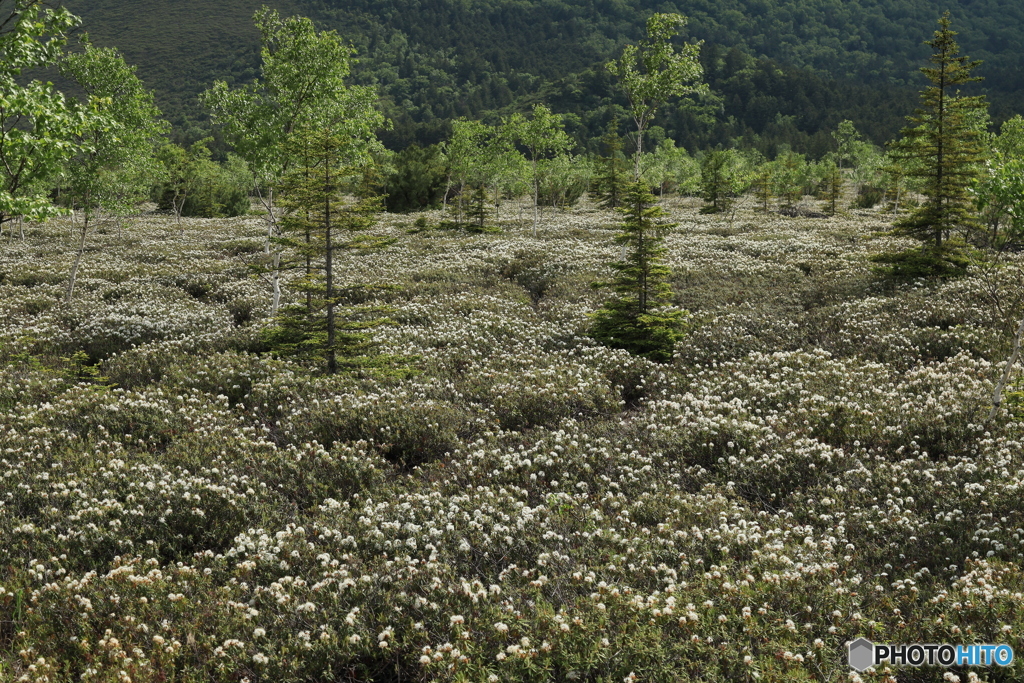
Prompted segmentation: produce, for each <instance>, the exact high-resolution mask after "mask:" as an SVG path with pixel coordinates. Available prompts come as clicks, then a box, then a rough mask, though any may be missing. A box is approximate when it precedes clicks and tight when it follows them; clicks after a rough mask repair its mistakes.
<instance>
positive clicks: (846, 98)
mask: <svg viewBox="0 0 1024 683" xmlns="http://www.w3.org/2000/svg"><path fill="white" fill-rule="evenodd" d="M65 4H66V5H67V7H68V8H69V9H71V10H72V11H73V12H76V13H78V14H79V15H80V16H82V17H83V19H84V21H85V23H84V26H83V29H84V30H86V31H88V32H89V33H90V34H91V36H92V37H93V40H94V42H96V43H97V44H99V45H115V46H117V47H119V48H120V49H121V50H122V52H123V53H124V54H125V56H126V59H127V60H128V61H129V62H130V63H134V64H137V65H138V66H139V73H140V75H141V76H142V77H143V79H144V80H146V82H147V83H148V84H149V85H150V87H152V88H154V89H155V90H156V91H157V97H158V101H159V103H160V104H161V106H162V108H163V109H164V111H165V113H166V114H167V115H168V117H169V118H170V119H171V120H172V122H173V123H175V125H176V126H177V127H178V129H179V130H181V131H186V130H187V129H188V128H189V127H190V126H195V125H196V123H197V122H201V120H202V118H203V113H202V111H201V110H200V108H199V106H198V103H197V102H196V100H195V95H196V94H197V93H198V92H201V91H202V90H203V89H204V88H206V87H208V85H209V84H210V83H211V82H212V81H213V80H214V79H217V78H220V79H225V80H228V81H229V82H244V81H247V80H250V79H252V78H253V77H254V76H255V75H256V74H257V73H258V69H259V55H258V36H257V33H256V31H255V29H254V28H253V26H252V21H251V16H252V13H253V12H254V11H255V9H257V7H258V6H259V5H261V4H269V5H270V6H272V7H276V8H278V9H279V10H281V11H282V13H286V14H289V13H298V14H305V15H307V16H310V17H311V18H313V19H314V21H316V22H317V24H318V25H319V26H321V27H324V28H334V29H337V30H338V31H339V33H341V35H342V36H344V37H345V38H346V39H348V40H350V41H351V42H352V43H353V44H354V45H355V46H356V47H357V49H358V50H359V54H360V57H361V63H360V64H359V66H358V68H357V76H356V77H357V79H358V80H360V81H362V82H367V83H375V84H377V86H378V88H379V91H380V92H381V95H382V100H383V102H384V106H385V108H386V110H387V111H388V114H389V115H390V116H391V118H393V119H394V120H395V122H396V127H395V130H394V131H393V132H392V133H390V134H389V136H388V143H389V144H390V145H391V146H393V147H401V146H404V145H406V144H408V143H409V142H412V141H419V142H432V141H436V140H438V139H440V138H441V137H443V135H444V134H445V131H446V130H447V121H448V120H449V119H450V118H452V117H454V116H473V117H475V116H480V115H483V114H485V113H486V112H502V111H509V110H512V109H521V108H523V107H524V106H526V105H528V104H529V103H530V102H532V101H537V100H538V99H542V98H549V99H553V100H557V101H560V102H562V105H561V110H562V111H565V112H571V113H574V114H576V115H577V116H578V118H579V122H578V130H577V131H576V132H577V133H578V136H579V137H580V138H581V139H585V138H586V137H589V136H591V135H593V134H595V133H596V132H597V129H595V126H597V127H598V129H600V128H601V127H603V125H604V124H605V123H606V122H607V120H608V119H609V118H611V117H612V116H614V115H615V114H616V112H617V111H620V108H621V105H622V101H621V98H619V97H618V96H617V95H616V94H615V88H614V83H612V82H610V81H609V80H608V79H607V78H604V77H603V76H602V75H600V74H599V71H600V64H601V63H602V62H604V61H606V60H607V59H610V58H612V57H614V56H615V55H617V54H618V52H619V51H620V50H621V48H622V46H623V45H624V44H626V43H627V42H631V41H635V40H636V39H637V38H639V37H640V35H641V34H642V27H643V21H644V19H645V17H646V16H647V15H648V14H649V13H650V12H651V11H654V10H655V9H657V10H658V11H679V12H681V13H683V14H685V15H688V16H689V17H690V24H689V26H688V28H687V36H688V39H690V40H694V39H702V40H705V41H707V44H708V49H706V50H705V58H706V62H707V64H706V66H707V67H708V69H709V73H711V75H709V80H710V79H713V78H714V75H713V72H715V70H716V69H718V65H717V64H716V63H715V60H718V59H721V57H720V56H721V55H722V54H725V53H727V52H728V51H729V48H734V47H735V48H738V49H739V51H738V52H736V53H735V55H740V56H735V55H734V57H733V58H732V59H733V64H732V66H730V67H728V68H726V71H728V70H729V69H730V68H731V69H732V71H734V72H740V71H744V70H746V71H751V70H753V71H760V72H763V73H764V74H768V73H770V72H772V71H773V70H774V71H776V72H781V73H783V74H784V75H785V78H783V79H782V81H781V82H780V80H779V78H776V77H772V78H760V79H758V78H751V79H747V80H748V81H749V85H750V86H751V87H755V88H757V87H763V88H772V87H775V88H779V87H782V88H785V89H788V90H794V89H796V90H804V91H807V90H808V88H810V89H811V92H805V93H804V95H805V97H803V99H802V100H800V101H801V102H804V104H805V105H806V106H810V107H817V108H818V109H817V110H816V111H796V112H794V111H793V108H794V105H793V102H792V101H791V98H790V99H787V98H785V97H780V96H779V93H778V92H772V91H771V90H763V91H756V92H753V93H750V96H749V97H746V98H745V99H747V100H750V101H756V102H757V103H759V104H758V105H757V106H755V107H753V108H754V109H756V110H757V111H755V112H751V111H750V110H751V106H750V102H747V103H746V104H743V106H738V105H737V104H736V100H737V98H739V99H741V100H742V99H744V97H742V96H740V95H738V94H737V95H736V96H735V97H731V98H730V99H727V100H726V101H724V102H723V107H722V108H721V110H720V111H719V112H718V113H717V114H716V115H717V117H718V118H717V121H718V123H717V129H718V130H719V133H713V132H709V130H710V129H706V130H705V131H704V133H702V135H703V137H704V138H705V139H706V140H705V141H708V140H710V141H712V142H713V141H714V140H713V138H715V137H716V136H717V137H719V138H721V137H722V136H727V135H731V136H733V137H735V136H736V135H738V134H743V132H744V131H746V132H752V133H756V134H761V135H763V134H766V133H767V132H769V129H770V128H772V126H775V127H776V128H777V127H778V126H780V125H781V126H783V127H785V125H791V126H796V127H797V128H798V129H799V131H800V132H801V134H802V135H804V136H805V137H808V136H810V137H813V136H814V135H816V134H819V133H821V132H822V131H823V130H824V128H825V127H828V126H832V125H834V124H835V122H836V121H838V120H839V119H840V118H853V119H854V120H855V121H857V122H858V125H859V126H860V127H861V128H863V129H870V130H871V131H872V132H871V136H872V137H873V138H875V139H876V140H877V141H882V139H885V138H886V137H889V136H891V135H893V134H895V132H896V130H898V128H899V125H900V124H901V122H902V116H903V115H904V114H906V113H909V110H910V108H911V107H912V106H913V93H915V92H916V91H917V90H918V89H919V88H920V87H921V86H922V85H923V82H922V80H921V78H920V76H919V74H917V69H918V67H919V66H921V65H923V64H924V63H925V60H926V59H927V56H928V54H929V52H928V48H927V47H926V46H924V45H923V44H922V42H923V41H924V40H926V39H928V38H930V36H931V34H932V32H933V31H934V29H935V27H936V22H937V19H938V17H939V15H940V14H941V12H942V10H943V9H944V8H945V5H946V3H945V2H938V0H885V1H882V0H855V1H852V2H851V1H850V0H683V1H677V2H660V1H658V2H656V1H652V0H540V1H527V0H269V1H267V2H266V3H264V2H261V1H260V0H220V2H217V3H207V2H201V1H200V0H169V1H167V2H155V1H154V0H135V1H133V2H128V0H68V1H67V2H66V3H65ZM953 26H954V28H955V29H957V30H959V31H960V32H961V36H960V44H961V46H962V48H963V50H964V52H965V53H966V54H968V55H970V56H971V57H972V58H981V59H984V60H985V62H986V63H985V64H984V65H983V66H982V67H981V68H980V69H979V75H982V76H986V77H987V81H986V83H985V86H984V87H985V89H986V90H987V91H988V92H989V95H990V98H991V99H992V100H993V101H994V103H995V104H996V107H997V115H1000V116H1005V115H1006V113H1007V112H1008V110H1010V109H1014V108H1016V104H1017V103H1018V102H1019V101H1020V92H1021V91H1022V90H1024V55H1022V54H1021V53H1020V52H1019V51H1018V50H1017V49H1016V46H1017V45H1019V44H1020V43H1021V42H1022V39H1024V5H1021V4H1020V3H1019V2H1018V1H1017V0H972V1H971V2H969V3H962V6H958V7H956V8H955V11H954V13H953ZM714 46H718V47H714ZM723 49H724V51H723ZM742 55H746V56H742ZM751 58H753V59H751ZM758 58H760V59H761V61H755V60H756V59H758ZM765 59H770V60H774V62H775V63H773V64H770V65H769V62H767V61H764V60H765ZM737 60H739V62H742V64H740V63H739V62H737ZM773 81H774V82H773ZM581 83H585V84H587V86H586V87H590V88H600V89H601V91H594V92H586V93H579V92H577V91H575V90H572V89H571V88H578V87H580V84H581ZM560 84H561V86H560ZM560 87H569V88H570V90H569V91H562V90H560V89H559V88H560ZM880 97H881V98H882V99H880ZM771 100H775V101H776V103H775V105H771V106H768V105H769V104H770V101H771ZM573 102H575V104H573ZM584 102H588V103H589V104H587V105H585V104H584ZM887 102H890V103H899V104H900V105H901V106H900V108H899V111H898V112H892V111H889V110H890V109H891V108H890V107H887V106H885V105H886V103H887ZM867 103H875V104H876V105H877V106H873V107H867V106H865V105H866V104H867ZM766 106H767V108H766ZM572 107H575V108H572ZM587 107H589V108H587ZM595 107H596V108H597V109H595ZM773 107H774V108H773ZM822 108H824V109H822ZM598 110H599V111H598ZM706 113H707V112H706ZM729 116H732V117H733V119H734V120H733V121H732V122H729ZM751 116H752V117H753V118H751V119H749V120H748V117H751ZM780 117H781V118H780ZM786 117H795V120H793V121H790V123H789V124H787V123H786V121H787V119H786ZM684 119H686V116H681V115H680V114H679V113H678V112H674V111H672V110H667V111H666V112H665V114H664V116H663V117H662V120H661V121H659V123H660V124H661V125H663V126H664V127H665V128H666V129H667V130H669V131H670V132H672V131H674V132H675V133H676V135H677V136H678V137H680V138H683V137H687V136H689V139H688V141H689V143H690V144H697V143H698V142H699V140H698V137H700V136H698V135H697V134H696V132H693V131H695V130H696V129H695V128H694V126H695V125H696V124H695V123H694V120H695V119H693V117H692V116H691V117H690V119H688V120H689V123H687V122H686V121H684ZM801 122H802V123H801ZM200 125H201V124H200ZM801 126H802V128H801ZM683 129H686V130H691V129H693V130H692V131H691V132H690V133H684V132H683ZM725 130H728V131H729V132H728V133H726V132H722V131H725ZM196 134H198V133H196ZM798 137H799V136H798ZM808 139H809V137H808ZM681 141H683V140H681ZM718 141H722V140H718ZM683 142H686V141H683Z"/></svg>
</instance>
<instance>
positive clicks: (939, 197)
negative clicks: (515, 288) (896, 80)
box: [894, 12, 988, 259]
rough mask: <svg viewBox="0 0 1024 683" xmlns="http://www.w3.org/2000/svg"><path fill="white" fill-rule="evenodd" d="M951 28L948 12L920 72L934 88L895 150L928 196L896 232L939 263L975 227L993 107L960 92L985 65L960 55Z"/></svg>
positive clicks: (925, 92)
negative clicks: (976, 192) (950, 241)
mask: <svg viewBox="0 0 1024 683" xmlns="http://www.w3.org/2000/svg"><path fill="white" fill-rule="evenodd" d="M949 25H950V20H949V12H946V13H945V14H944V15H943V16H942V18H941V19H939V30H938V31H936V32H935V35H934V38H933V39H932V40H929V41H926V44H927V45H929V46H930V47H931V48H932V50H933V53H932V56H931V57H930V58H929V61H930V62H931V66H926V67H922V69H921V72H922V73H924V75H925V76H926V77H927V78H928V80H929V81H930V82H931V85H929V86H927V87H926V88H925V89H924V90H923V91H922V92H921V108H920V109H918V110H917V111H915V112H914V114H913V115H911V116H909V117H908V121H909V123H910V124H911V125H910V126H908V127H907V128H905V129H904V130H903V140H904V144H902V145H899V146H896V147H895V148H894V151H895V152H896V154H898V155H899V156H900V157H902V158H903V159H904V160H906V161H907V162H908V169H909V172H910V173H911V174H913V176H914V177H916V178H918V179H919V180H920V181H921V184H922V193H923V194H924V196H925V202H924V203H923V204H922V205H921V207H920V208H919V209H917V210H916V211H914V212H913V213H912V214H911V215H910V216H909V217H907V218H906V219H904V220H901V221H899V222H898V223H897V224H896V232H897V233H899V234H903V235H908V236H911V237H915V238H917V239H919V240H921V241H922V242H923V243H924V244H925V245H926V247H927V248H928V249H929V250H930V251H931V256H932V257H933V258H935V259H942V258H943V252H944V251H955V250H950V249H949V247H948V245H946V244H945V240H946V239H947V238H948V237H949V236H950V235H951V234H953V233H955V232H957V231H962V230H970V229H973V228H974V227H975V224H976V221H975V219H974V216H973V215H972V203H973V197H972V195H971V186H972V185H973V184H974V182H975V180H976V179H977V178H978V175H979V172H980V165H981V162H982V161H983V152H984V146H983V140H982V136H983V133H984V130H983V122H984V120H985V119H986V118H987V114H986V112H987V106H988V105H987V104H986V102H985V99H984V97H983V96H974V97H968V96H964V95H961V94H960V91H959V87H960V86H963V85H966V84H968V83H972V82H975V81H978V80H981V79H979V78H977V77H974V76H971V71H972V70H973V69H974V68H975V67H977V66H978V65H979V64H980V63H981V62H977V61H975V62H971V61H968V60H967V57H964V56H961V55H960V47H959V45H957V42H956V39H955V36H956V35H957V33H956V32H955V31H951V30H950V28H949Z"/></svg>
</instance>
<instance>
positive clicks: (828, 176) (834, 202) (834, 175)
mask: <svg viewBox="0 0 1024 683" xmlns="http://www.w3.org/2000/svg"><path fill="white" fill-rule="evenodd" d="M839 163H840V162H839V160H838V155H837V154H835V153H832V152H830V153H829V154H827V155H826V156H825V158H824V159H822V160H821V165H822V167H823V169H824V171H825V173H824V176H825V178H824V186H825V187H824V190H825V191H824V199H825V203H826V204H827V205H828V215H829V216H835V215H836V214H837V213H839V207H840V205H841V204H842V200H843V170H842V167H841V166H840V165H839Z"/></svg>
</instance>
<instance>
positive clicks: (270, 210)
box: [254, 183, 281, 317]
mask: <svg viewBox="0 0 1024 683" xmlns="http://www.w3.org/2000/svg"><path fill="white" fill-rule="evenodd" d="M254 187H255V189H256V196H257V198H259V200H260V204H262V205H263V208H265V209H266V210H267V241H266V242H265V243H264V245H263V253H264V254H267V255H270V253H271V252H270V241H271V240H272V239H273V238H274V234H275V233H276V232H277V216H275V215H274V190H273V189H271V190H270V191H269V192H268V193H267V196H266V197H264V196H263V192H262V191H261V190H260V187H259V184H258V183H254ZM273 269H274V270H273V274H272V275H271V280H272V282H273V295H272V297H271V302H270V316H271V317H274V316H276V315H277V311H278V309H279V308H280V307H281V250H280V249H278V250H275V251H274V258H273Z"/></svg>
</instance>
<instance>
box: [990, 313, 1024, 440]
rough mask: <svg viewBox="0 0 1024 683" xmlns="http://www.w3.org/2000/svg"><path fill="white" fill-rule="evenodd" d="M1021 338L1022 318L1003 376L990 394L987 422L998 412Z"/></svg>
mask: <svg viewBox="0 0 1024 683" xmlns="http://www.w3.org/2000/svg"><path fill="white" fill-rule="evenodd" d="M1022 336H1024V318H1021V321H1020V325H1018V326H1017V334H1016V335H1014V337H1013V352H1012V353H1011V354H1010V359H1009V360H1007V361H1006V365H1005V366H1004V367H1003V376H1002V377H1000V378H999V382H997V383H996V390H995V391H994V392H993V393H992V410H990V411H989V413H988V419H989V421H991V420H992V419H993V418H994V417H995V416H996V411H998V410H999V406H1000V405H1001V404H1002V402H1003V391H1004V390H1005V389H1006V383H1007V382H1008V381H1009V380H1010V370H1012V369H1013V366H1014V365H1015V364H1016V363H1017V357H1018V356H1019V355H1020V341H1021V337H1022Z"/></svg>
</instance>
